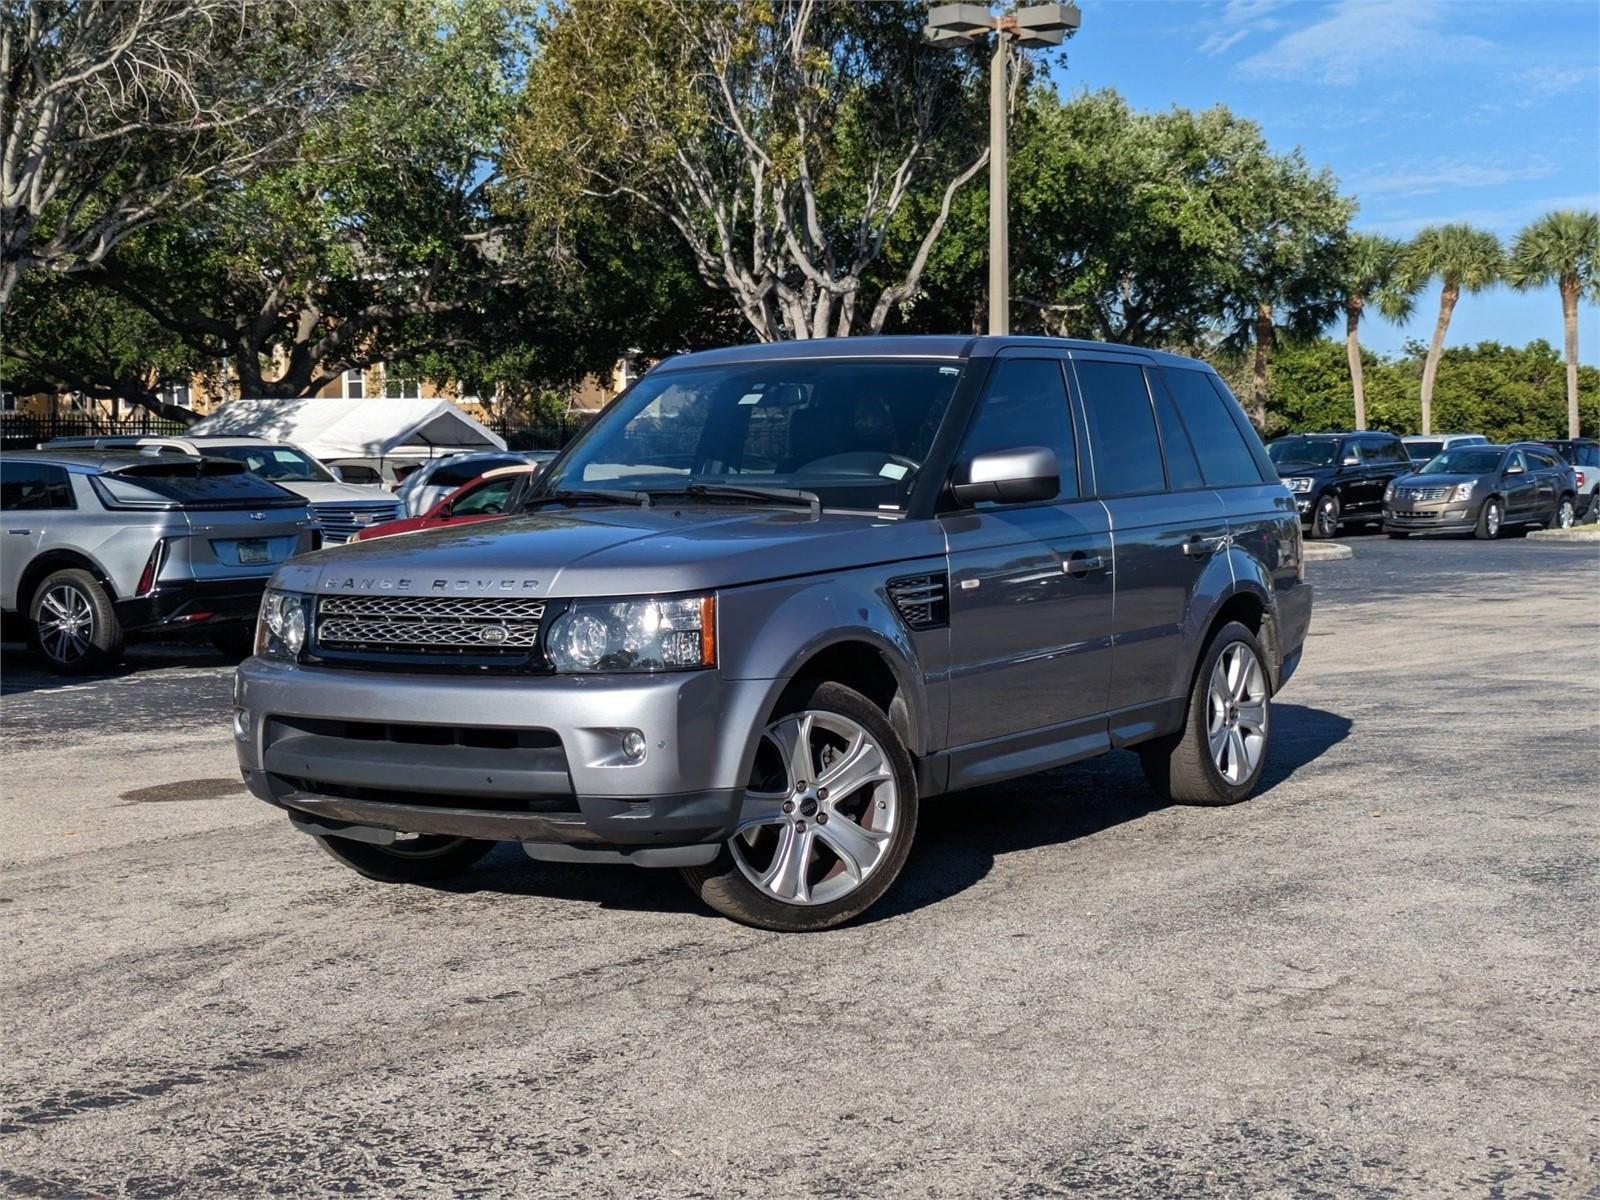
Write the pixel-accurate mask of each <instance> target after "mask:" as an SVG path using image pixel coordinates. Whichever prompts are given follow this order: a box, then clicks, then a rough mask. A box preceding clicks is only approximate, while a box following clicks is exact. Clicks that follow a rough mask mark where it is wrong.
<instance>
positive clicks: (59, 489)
mask: <svg viewBox="0 0 1600 1200" xmlns="http://www.w3.org/2000/svg"><path fill="white" fill-rule="evenodd" d="M76 507H77V504H76V503H75V502H74V501H73V499H72V481H71V480H70V479H68V478H67V471H66V468H65V467H53V466H50V465H49V464H48V463H10V462H8V463H0V512H38V511H40V510H42V509H49V508H76Z"/></svg>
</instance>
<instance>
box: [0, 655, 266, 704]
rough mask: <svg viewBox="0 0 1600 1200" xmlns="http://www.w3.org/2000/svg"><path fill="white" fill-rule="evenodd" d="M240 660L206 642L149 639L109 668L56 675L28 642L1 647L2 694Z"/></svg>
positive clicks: (230, 665)
mask: <svg viewBox="0 0 1600 1200" xmlns="http://www.w3.org/2000/svg"><path fill="white" fill-rule="evenodd" d="M239 662H240V659H239V658H237V657H235V656H231V655H224V654H222V653H221V652H220V651H218V650H215V649H213V648H212V647H211V646H210V645H208V644H206V643H204V642H195V643H192V644H191V643H184V642H150V643H146V644H141V645H134V646H130V647H128V650H127V652H126V654H125V656H124V658H123V660H122V661H121V662H119V663H117V664H116V665H115V666H114V667H112V668H111V669H110V670H107V671H96V672H93V673H91V674H87V675H57V674H56V673H55V672H53V671H51V670H50V668H49V667H47V666H45V663H44V660H43V659H42V658H40V657H39V656H38V655H37V654H35V653H34V652H33V651H32V650H31V649H29V648H28V646H27V645H26V644H25V643H22V642H9V641H8V642H6V643H5V644H4V646H0V695H6V696H14V695H22V694H25V693H28V692H41V691H49V690H50V689H52V688H62V687H76V686H82V685H84V684H92V683H103V682H105V681H106V680H109V679H122V678H125V677H126V676H129V675H135V674H138V673H139V672H141V671H159V670H164V669H169V668H175V667H195V668H215V667H235V666H238V665H239Z"/></svg>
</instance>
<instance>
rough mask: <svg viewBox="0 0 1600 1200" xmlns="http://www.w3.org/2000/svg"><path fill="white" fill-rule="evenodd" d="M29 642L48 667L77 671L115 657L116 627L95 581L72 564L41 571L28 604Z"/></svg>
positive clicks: (118, 630) (103, 664)
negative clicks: (31, 632)
mask: <svg viewBox="0 0 1600 1200" xmlns="http://www.w3.org/2000/svg"><path fill="white" fill-rule="evenodd" d="M28 617H29V619H30V620H31V621H32V622H33V646H34V649H35V650H37V651H38V652H39V655H40V657H42V658H43V659H44V661H45V663H46V664H47V665H48V666H49V667H50V669H51V670H52V671H56V672H59V673H60V674H63V675H82V674H85V673H87V672H90V671H97V670H99V669H101V668H102V667H106V666H109V665H110V664H111V663H113V662H115V661H116V659H117V656H118V655H119V654H121V653H122V626H121V625H120V624H119V623H118V621H117V613H116V610H115V609H113V608H112V607H111V597H110V596H108V595H106V590H105V588H103V587H101V586H100V581H99V580H98V579H96V578H95V577H94V576H93V575H91V574H89V572H87V571H83V570H79V569H78V568H76V567H73V568H69V569H67V570H65V571H56V572H54V573H53V574H51V575H47V576H46V577H45V578H44V579H43V580H42V581H41V582H40V584H39V586H38V587H37V588H35V589H34V592H33V600H32V602H31V603H30V604H29V605H28Z"/></svg>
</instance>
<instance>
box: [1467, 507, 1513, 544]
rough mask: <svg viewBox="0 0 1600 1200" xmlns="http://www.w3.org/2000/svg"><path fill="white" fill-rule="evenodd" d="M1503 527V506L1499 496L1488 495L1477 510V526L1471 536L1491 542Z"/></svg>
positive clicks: (1504, 520) (1504, 524)
mask: <svg viewBox="0 0 1600 1200" xmlns="http://www.w3.org/2000/svg"><path fill="white" fill-rule="evenodd" d="M1505 527H1506V510H1505V506H1504V505H1503V504H1502V503H1501V502H1500V497H1498V496H1490V497H1489V498H1488V499H1487V500H1485V501H1484V502H1483V508H1481V509H1480V510H1479V511H1478V527H1477V528H1476V529H1475V530H1473V533H1472V536H1473V537H1476V538H1478V539H1479V540H1480V541H1485V542H1492V541H1494V539H1495V538H1497V537H1499V536H1500V534H1501V533H1502V532H1504V530H1505Z"/></svg>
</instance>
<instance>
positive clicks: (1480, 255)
mask: <svg viewBox="0 0 1600 1200" xmlns="http://www.w3.org/2000/svg"><path fill="white" fill-rule="evenodd" d="M1504 263H1505V256H1504V254H1503V253H1502V252H1501V250H1500V239H1499V238H1497V237H1495V236H1494V234H1492V233H1485V232H1484V231H1483V230H1481V229H1474V228H1473V227H1472V226H1470V225H1430V226H1428V228H1426V229H1424V230H1423V231H1422V232H1421V233H1419V234H1417V236H1416V237H1415V238H1414V239H1412V242H1411V245H1410V246H1409V247H1407V248H1406V264H1405V275H1406V282H1407V283H1411V284H1416V285H1418V286H1421V285H1422V284H1424V283H1427V282H1428V281H1429V280H1433V279H1437V280H1438V281H1439V282H1440V283H1441V284H1442V285H1443V288H1442V290H1441V291H1440V293H1439V320H1438V321H1437V323H1435V325H1434V327H1433V341H1432V343H1430V344H1429V346H1428V358H1427V361H1426V362H1424V363H1423V366H1422V432H1423V433H1432V432H1433V380H1434V376H1436V375H1437V374H1438V373H1439V355H1440V353H1441V352H1442V351H1443V350H1444V335H1445V333H1446V331H1447V330H1448V329H1449V328H1450V314H1451V313H1453V312H1455V309H1456V301H1457V300H1459V299H1461V289H1462V288H1466V289H1467V291H1469V292H1481V291H1483V289H1484V288H1486V287H1490V286H1491V285H1493V284H1494V283H1496V282H1498V281H1499V279H1500V275H1501V270H1502V267H1503V266H1504Z"/></svg>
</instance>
